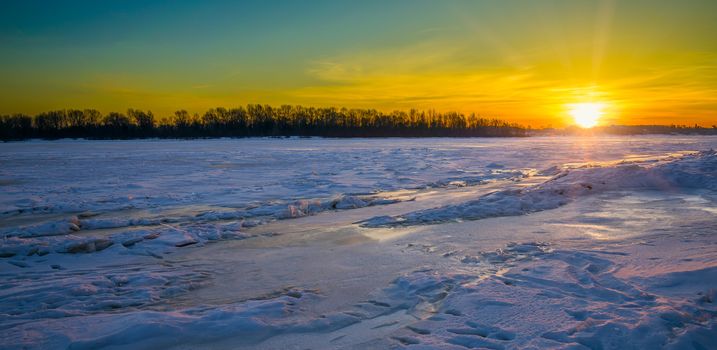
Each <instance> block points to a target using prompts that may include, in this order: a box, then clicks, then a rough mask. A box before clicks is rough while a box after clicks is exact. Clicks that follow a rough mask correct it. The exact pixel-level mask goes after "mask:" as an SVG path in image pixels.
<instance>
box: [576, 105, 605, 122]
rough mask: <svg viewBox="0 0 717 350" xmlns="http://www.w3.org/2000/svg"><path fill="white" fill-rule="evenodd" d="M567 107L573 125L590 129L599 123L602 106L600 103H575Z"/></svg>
mask: <svg viewBox="0 0 717 350" xmlns="http://www.w3.org/2000/svg"><path fill="white" fill-rule="evenodd" d="M569 107H570V111H569V113H570V115H571V116H572V117H573V120H574V121H575V124H577V125H578V126H580V127H582V128H592V127H593V126H595V125H597V124H598V122H599V121H600V117H601V116H602V114H603V112H602V110H603V107H604V105H603V104H602V103H576V104H572V105H569Z"/></svg>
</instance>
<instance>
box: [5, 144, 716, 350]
mask: <svg viewBox="0 0 717 350" xmlns="http://www.w3.org/2000/svg"><path fill="white" fill-rule="evenodd" d="M714 148H717V138H715V137H675V136H644V137H642V136H641V137H594V138H571V137H564V138H529V139H370V140H364V139H351V140H331V139H244V140H193V141H160V140H148V141H73V140H61V141H52V142H48V141H32V142H26V143H5V144H0V165H1V166H0V190H1V192H0V235H2V237H3V241H2V243H1V244H0V276H2V279H1V280H0V281H1V282H0V339H1V340H0V347H2V348H10V349H14V348H17V349H22V348H42V349H57V348H72V349H96V348H112V349H143V348H144V349H152V348H176V349H193V348H226V349H234V348H243V347H246V348H259V349H262V348H263V349H275V348H286V349H305V348H316V349H331V348H416V349H429V348H430V349H433V348H444V349H464V348H492V349H504V348H506V349H507V348H535V349H538V348H541V349H542V348H576V349H578V348H591V349H625V348H634V349H643V348H674V349H709V348H717V304H715V299H717V154H716V153H715V151H713V150H711V149H714Z"/></svg>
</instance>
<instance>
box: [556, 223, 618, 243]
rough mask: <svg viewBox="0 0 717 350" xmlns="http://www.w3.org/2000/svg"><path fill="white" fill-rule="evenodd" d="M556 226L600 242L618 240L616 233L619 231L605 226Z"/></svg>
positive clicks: (562, 224)
mask: <svg viewBox="0 0 717 350" xmlns="http://www.w3.org/2000/svg"><path fill="white" fill-rule="evenodd" d="M553 225H554V226H560V227H567V228H574V229H577V230H578V231H580V232H582V233H583V234H585V235H587V236H590V237H591V238H594V239H599V240H608V239H614V238H617V237H616V236H617V235H615V234H614V232H616V231H619V230H617V229H613V228H609V227H607V226H604V225H595V224H564V223H561V224H553Z"/></svg>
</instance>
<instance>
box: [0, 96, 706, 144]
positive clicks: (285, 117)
mask: <svg viewBox="0 0 717 350" xmlns="http://www.w3.org/2000/svg"><path fill="white" fill-rule="evenodd" d="M584 134H611V135H638V134H700V135H715V134H717V126H712V127H711V128H705V127H700V126H698V125H695V126H684V125H669V126H667V125H636V126H621V125H611V126H598V127H595V128H592V129H580V128H577V127H569V128H565V129H542V130H531V129H530V127H527V128H526V127H523V126H520V125H518V124H515V123H508V122H505V121H501V120H499V119H488V118H482V117H479V116H476V115H475V114H469V115H465V114H462V113H456V112H446V113H439V112H435V111H418V110H415V109H412V110H410V111H408V112H405V111H393V112H390V113H385V112H380V111H377V110H374V109H347V108H341V109H339V108H314V107H302V106H288V105H284V106H281V107H278V108H276V107H272V106H268V105H258V104H250V105H247V106H246V107H239V108H233V109H226V108H213V109H210V110H208V111H206V112H204V114H202V115H199V114H190V113H188V112H187V111H185V110H179V111H176V112H174V114H173V115H171V116H169V117H164V118H157V117H155V116H154V114H152V112H150V111H142V110H136V109H129V110H127V112H126V113H118V112H110V113H107V114H105V115H103V114H102V113H100V112H99V111H97V110H95V109H85V110H79V109H66V110H56V111H49V112H44V113H40V114H38V115H35V116H29V115H25V114H14V115H0V140H4V141H8V140H24V139H30V138H43V139H58V138H88V139H132V138H148V137H158V138H206V137H252V136H323V137H478V136H480V137H511V136H520V137H522V136H534V135H584Z"/></svg>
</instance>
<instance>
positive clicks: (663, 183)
mask: <svg viewBox="0 0 717 350" xmlns="http://www.w3.org/2000/svg"><path fill="white" fill-rule="evenodd" d="M551 172H554V169H551V170H550V171H549V173H551ZM684 189H701V190H710V191H717V153H716V152H715V151H714V150H710V151H703V152H698V153H695V154H691V155H687V156H683V157H680V158H675V159H671V160H669V161H663V162H649V163H646V164H642V165H638V164H632V163H629V164H617V165H614V166H605V167H596V166H585V167H581V168H575V169H565V170H563V171H561V172H560V173H558V174H557V175H555V176H553V177H552V178H551V179H550V180H548V181H546V182H544V183H542V184H538V185H535V186H532V187H528V188H525V189H510V190H503V191H498V192H494V193H491V194H488V195H485V196H483V197H480V198H478V199H477V200H474V201H469V202H466V203H461V204H458V205H451V206H445V207H439V208H434V209H428V210H420V211H416V212H411V213H407V214H404V215H400V216H378V217H373V218H370V219H368V220H365V221H362V222H360V225H361V226H363V227H392V226H411V225H420V224H435V223H441V222H447V221H456V220H478V219H484V218H489V217H499V216H516V215H523V214H528V213H532V212H537V211H543V210H549V209H555V208H558V207H560V206H563V205H565V204H568V203H570V202H572V201H574V200H576V199H579V198H582V197H585V196H589V195H593V194H598V193H604V192H608V191H628V190H657V191H679V190H684Z"/></svg>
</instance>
